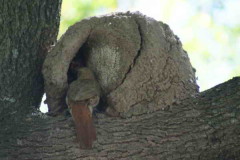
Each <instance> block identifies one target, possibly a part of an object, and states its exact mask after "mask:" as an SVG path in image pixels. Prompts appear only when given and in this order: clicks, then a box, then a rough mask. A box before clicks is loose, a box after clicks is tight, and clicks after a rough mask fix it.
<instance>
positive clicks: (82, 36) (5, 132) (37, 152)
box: [0, 1, 240, 160]
mask: <svg viewBox="0 0 240 160" xmlns="http://www.w3.org/2000/svg"><path fill="white" fill-rule="evenodd" d="M41 3H43V1H41ZM46 3H47V4H48V3H50V2H45V3H43V4H46ZM58 7H59V6H58ZM39 8H41V7H39ZM35 10H36V9H35ZM39 12H40V11H39ZM34 13H35V12H34ZM44 13H48V12H44ZM56 15H57V13H56ZM56 15H55V16H56ZM127 17H128V16H124V15H123V18H126V19H125V20H126V21H127V22H132V20H134V23H131V24H133V25H134V26H135V27H136V28H134V29H133V30H132V31H133V32H132V33H137V34H138V36H136V37H135V36H132V34H131V33H129V35H125V36H124V38H126V39H127V40H129V39H130V38H131V37H133V38H134V39H135V38H136V39H137V40H139V41H137V42H138V43H136V44H137V45H136V46H137V47H138V48H137V49H136V48H135V49H134V46H132V48H130V49H133V50H134V51H135V52H129V50H128V47H126V48H124V49H123V48H120V49H119V51H120V53H122V54H123V55H125V54H126V53H129V55H131V54H133V55H131V58H132V59H131V60H130V62H128V65H127V66H124V65H122V67H123V68H124V70H121V69H122V68H121V67H120V69H119V70H120V71H121V72H122V74H120V76H121V79H120V81H119V79H115V78H114V77H113V79H108V80H110V81H107V83H110V82H114V85H112V86H108V85H106V84H105V83H104V82H106V81H105V80H104V79H101V78H104V76H102V75H101V73H102V72H101V70H100V71H99V72H97V71H95V72H96V73H97V74H98V76H99V77H101V78H99V77H98V78H99V83H100V85H101V87H105V89H106V91H107V92H108V93H107V94H108V95H110V96H109V97H108V96H106V97H105V98H107V101H110V102H112V100H113V101H114V103H115V102H116V103H117V102H118V101H117V100H120V101H119V102H121V103H122V101H121V99H120V98H121V97H119V96H116V97H117V98H116V99H114V98H115V96H113V97H112V96H111V95H118V93H119V95H124V93H127V92H126V91H128V90H127V88H128V87H124V88H121V86H128V85H130V86H131V87H130V88H131V89H132V88H134V87H135V86H134V83H133V82H135V81H133V80H136V82H137V83H140V81H141V80H143V79H142V77H140V76H143V74H142V75H141V73H144V71H146V70H144V69H145V68H148V67H149V66H152V67H153V70H154V71H156V72H157V74H160V73H161V74H160V75H162V76H163V78H164V79H166V80H164V79H163V80H159V81H153V80H155V78H157V77H153V76H152V73H155V72H152V71H151V72H150V71H149V70H148V71H149V73H148V74H147V79H149V78H148V76H149V77H150V79H149V80H147V81H146V87H145V88H146V89H147V90H144V89H145V88H144V89H143V91H144V92H145V91H146V93H147V94H148V96H150V98H149V99H147V100H146V101H144V103H141V102H143V101H140V102H139V104H140V105H139V106H136V105H134V104H131V105H130V106H122V107H121V105H119V104H118V105H117V107H116V106H114V103H111V105H112V107H113V108H114V107H116V108H114V109H115V110H117V111H119V112H120V113H121V116H122V117H110V116H107V115H106V114H105V113H99V114H97V117H96V118H94V120H95V126H96V130H97V141H95V142H94V146H93V149H92V150H80V149H79V144H77V143H75V142H74V141H75V138H76V135H75V129H74V126H73V122H72V119H71V118H69V117H66V116H62V115H60V116H57V117H49V116H47V115H45V114H42V113H40V112H39V111H37V110H33V109H30V107H29V106H27V105H29V104H30V103H29V104H28V103H27V104H24V105H23V104H22V105H20V104H21V103H20V102H19V101H18V102H19V103H20V104H19V105H18V106H19V108H18V109H16V107H15V108H13V111H15V110H14V109H16V112H11V110H10V109H9V110H7V109H8V108H7V107H5V106H6V105H4V107H5V108H6V109H5V110H6V111H5V110H4V112H3V111H2V112H0V115H1V117H3V115H4V116H5V117H6V116H8V117H7V118H8V119H6V118H4V119H3V121H2V122H1V130H0V140H1V142H0V159H3V160H5V159H8V160H9V159H10V160H11V159H13V160H15V159H20V160H22V159H31V160H35V159H44V160H53V159H54V160H58V159H66V160H71V159H154V160H155V159H176V160H178V159H184V160H186V159H189V160H194V159H203V160H206V159H209V160H214V159H216V160H218V159H223V160H227V159H240V158H239V157H240V152H239V149H240V145H239V144H240V140H239V134H240V128H239V120H240V116H239V114H240V108H239V106H240V101H239V98H240V78H234V79H232V80H230V81H229V82H226V83H223V84H221V85H219V86H216V87H214V88H212V89H210V90H208V91H205V92H202V93H196V89H197V86H196V85H195V81H194V80H195V78H194V73H193V72H194V70H193V69H192V67H191V65H190V63H189V61H188V58H187V56H186V53H185V52H184V51H183V50H182V48H181V44H180V41H179V40H178V39H177V37H175V36H174V35H173V34H172V32H171V30H170V29H169V28H168V27H167V26H166V25H165V24H163V23H160V22H159V23H155V21H152V19H144V18H143V19H141V18H140V19H138V20H139V21H135V19H131V18H130V21H128V20H129V19H128V18H127ZM130 17H131V16H130ZM136 17H137V16H136ZM136 17H135V18H136ZM118 18H119V17H117V18H115V19H114V21H115V22H112V23H111V24H114V25H113V30H112V31H114V29H115V28H114V27H116V26H118V25H115V24H117V23H119V21H118ZM96 19H97V18H96ZM110 19H111V18H110ZM86 21H87V20H85V21H84V23H85V22H86ZM100 21H101V20H100ZM126 21H125V22H126ZM96 22H99V20H96ZM102 22H103V23H104V22H108V18H106V19H103V21H102ZM135 22H137V23H135ZM145 22H146V23H145ZM84 23H79V24H81V25H75V26H73V27H72V28H71V29H70V31H69V32H68V33H67V34H66V35H65V37H63V38H62V40H60V42H59V43H58V45H56V47H55V49H53V51H52V52H51V54H49V56H48V58H47V61H48V62H47V64H45V68H44V73H45V78H46V77H47V83H48V84H47V85H48V86H47V87H49V86H50V88H47V89H49V90H48V92H49V94H50V95H51V96H52V95H53V96H56V97H51V96H50V98H51V99H52V100H58V98H60V99H61V98H64V92H65V90H66V88H67V85H68V84H67V78H68V77H67V76H66V74H67V71H68V67H69V64H70V62H71V60H72V59H73V58H74V56H75V55H76V53H77V52H78V50H79V48H80V47H81V45H79V44H83V43H85V42H87V41H88V40H89V44H90V45H89V46H91V44H93V46H94V45H99V46H100V48H98V47H99V46H95V47H96V48H98V49H99V53H100V55H103V54H104V53H105V51H109V50H108V48H107V49H106V48H105V49H106V50H104V52H101V51H102V50H101V49H102V48H101V47H102V46H103V47H105V46H106V44H108V43H109V44H114V43H111V42H112V41H109V42H108V41H104V38H105V39H107V36H104V37H103V38H102V37H101V36H98V34H101V33H100V31H101V30H102V29H101V27H97V25H96V24H99V23H95V24H94V23H87V25H84ZM54 24H55V25H56V23H54ZM107 24H110V23H107ZM111 24H110V26H111ZM55 25H54V26H55ZM94 25H95V26H96V27H97V32H96V30H95V32H94V30H92V29H93V28H91V27H93V26H94ZM14 26H15V25H14ZM103 26H104V24H103ZM139 26H140V27H139ZM88 27H90V29H89V28H88ZM122 27H128V26H127V25H122ZM148 27H149V28H148ZM154 28H156V29H157V32H155V29H154ZM125 29H126V28H125ZM80 31H81V32H80ZM83 31H85V32H83ZM98 31H99V32H98ZM112 31H111V32H112ZM116 31H118V32H119V33H122V31H120V30H116ZM158 32H160V33H161V34H158ZM89 33H90V34H89ZM105 33H106V32H105ZM47 35H49V34H47ZM88 35H90V36H88ZM106 35H109V36H112V38H113V39H114V37H115V38H116V37H117V38H118V39H117V40H118V41H116V43H115V44H119V43H117V42H122V43H123V44H124V45H127V44H129V43H128V41H127V42H126V41H124V40H123V39H122V38H121V37H119V36H118V35H117V34H115V32H112V33H110V32H107V33H106ZM149 36H150V37H155V38H156V39H151V38H150V37H149ZM98 38H100V40H101V41H100V42H103V43H105V44H101V43H100V44H98V43H93V42H98V40H99V39H98ZM101 38H102V39H101ZM113 39H111V38H110V40H113ZM67 40H69V41H67ZM95 40H96V41H95ZM155 40H156V41H157V43H156V42H155ZM19 42H20V41H19ZM106 42H108V43H106ZM124 42H126V43H124ZM29 43H30V42H29ZM33 43H34V44H35V42H33ZM122 43H120V44H122ZM20 44H21V45H24V44H25V42H24V41H21V43H20ZM156 44H160V45H162V46H160V48H157V49H155V50H153V49H152V48H151V47H154V46H155V47H157V45H156ZM35 45H37V44H35ZM89 46H88V43H85V47H86V48H84V53H88V54H90V55H91V54H95V53H98V52H92V50H91V48H88V47H89ZM110 46H111V45H110ZM29 48H31V47H29ZM61 49H62V50H61ZM40 51H43V50H41V49H40ZM97 51H98V50H97ZM37 53H39V52H37ZM37 53H36V55H35V56H31V57H32V59H33V60H34V58H35V57H36V56H37V55H38V54H37ZM41 53H42V52H41ZM54 53H56V54H54ZM66 53H69V54H66ZM107 53H108V52H107ZM109 53H111V54H113V55H112V56H114V54H115V53H117V52H112V49H111V50H110V52H109ZM11 54H13V52H11ZM29 54H30V53H29ZM29 54H27V55H29ZM122 54H120V57H121V56H122ZM154 54H156V55H155V56H154ZM13 55H15V54H13ZM13 55H12V56H13ZM17 55H18V54H17ZM21 55H22V54H21ZM126 55H128V54H126ZM149 55H150V56H152V57H154V58H155V59H154V58H153V63H154V64H158V63H157V62H156V60H159V59H161V58H166V55H170V56H169V57H168V58H167V60H166V61H163V62H162V63H159V64H158V65H159V66H158V67H160V71H161V72H158V70H157V69H159V68H154V67H155V65H152V63H150V64H148V63H146V64H145V63H140V62H144V58H147V59H148V60H150V59H149V57H148V56H149ZM157 55H158V56H157ZM19 56H20V54H19ZM64 56H65V57H64ZM171 56H172V57H171ZM29 57H30V55H29ZM51 57H52V58H53V59H54V57H55V58H56V57H58V58H60V59H59V61H51ZM62 57H64V58H63V59H65V60H66V61H61V60H62V59H61V58H62ZM93 57H94V55H93ZM100 57H101V56H100ZM103 57H104V56H103ZM143 57H144V58H143ZM58 58H57V59H58ZM107 58H110V59H107V60H108V61H107V62H110V63H111V56H107ZM118 58H119V57H115V58H114V60H115V61H114V63H113V64H114V65H115V64H118V61H119V60H125V58H126V59H127V58H129V57H125V58H123V59H122V57H121V58H120V59H118ZM93 59H97V58H96V57H95V58H93ZM11 60H13V58H12V59H11ZM25 60H26V61H27V60H28V59H27V58H25ZM29 60H30V58H29ZM128 60H129V59H128ZM11 62H12V61H11ZM18 62H21V61H20V60H18ZM53 62H56V64H55V63H53ZM90 62H91V57H90V58H89V61H88V63H89V64H87V65H88V66H89V67H90V68H91V67H92V69H93V70H94V65H93V66H92V63H90ZM147 62H148V61H147ZM102 63H103V62H102ZM24 64H25V63H24ZM26 64H27V62H26ZM98 65H99V64H98ZM107 65H108V64H107ZM144 65H145V66H148V65H149V66H148V67H145V66H144ZM175 65H176V66H177V67H176V66H175ZM58 66H59V67H60V68H58ZM180 66H182V68H181V67H180ZM47 67H49V68H48V69H49V72H48V71H47ZM55 67H56V70H55V69H54V68H55ZM125 67H126V68H125ZM161 67H162V68H161ZM178 67H180V68H178ZM103 68H104V67H103ZM136 68H138V69H136ZM97 69H99V68H97ZM113 69H114V67H113ZM148 69H149V68H148ZM150 69H151V67H150ZM185 70H186V71H185ZM46 71H47V72H46ZM104 71H106V68H104ZM138 71H142V72H138ZM184 71H185V72H184ZM24 73H25V72H23V73H22V76H23V77H24V75H25V74H24ZM110 73H114V72H113V71H111V72H110ZM150 73H151V74H150ZM185 73H188V74H185ZM135 74H137V75H138V76H139V77H140V78H139V77H138V76H137V78H139V79H136V77H135V79H134V78H133V77H134V76H133V75H135ZM8 76H9V75H8ZM110 76H112V75H110ZM114 76H118V75H114ZM176 77H177V78H176ZM20 78H21V76H20ZM48 78H49V79H50V80H49V79H48ZM132 78H133V79H132ZM144 78H146V77H144ZM19 80H20V82H19V84H21V83H23V86H24V84H25V82H21V79H19ZM51 80H53V81H52V82H53V83H52V82H51ZM112 80H113V81H112ZM169 81H170V82H169ZM148 83H149V84H148ZM37 84H38V83H37ZM152 84H159V86H160V89H159V91H158V92H157V93H155V94H153V95H152V94H151V91H152V90H151V88H150V87H151V86H153V87H155V85H152ZM51 85H52V86H51ZM30 86H31V85H30ZM59 86H60V87H59ZM116 86H117V88H115V87H116ZM143 86H144V84H143ZM171 86H174V87H171ZM54 87H55V89H56V90H54ZM108 87H110V89H109V88H108ZM111 87H112V88H111ZM119 88H120V89H119ZM134 89H136V88H134ZM148 90H149V92H148ZM153 90H154V89H153ZM28 91H29V90H28ZM122 91H124V92H122ZM154 91H155V90H154ZM164 91H165V92H164ZM24 93H25V92H24ZM112 93H113V94H112ZM159 93H161V94H159ZM28 94H30V93H28ZM32 94H33V93H32ZM103 94H106V93H103ZM138 94H139V93H137V95H138ZM141 94H142V92H141ZM165 94H166V95H165ZM178 94H181V95H178ZM182 95H184V96H183V97H181V96H182ZM25 96H26V95H25ZM161 96H162V97H161ZM29 97H30V95H27V97H23V99H24V98H25V99H26V100H25V101H27V99H28V98H29ZM186 97H188V98H186ZM151 98H152V99H151ZM158 99H161V100H162V101H161V102H163V103H158V101H157V100H158ZM176 99H177V100H176ZM4 100H5V101H12V99H9V97H6V98H5V99H4ZM13 100H15V99H13ZM133 100H134V101H137V102H138V99H133ZM144 100H145V99H144ZM151 100H154V102H155V100H156V103H150V104H151V105H149V104H148V103H147V102H151ZM168 100H170V102H169V103H168ZM25 101H24V102H25ZM60 101H61V100H60ZM128 101H130V99H128ZM9 103H10V102H9ZM16 103H17V102H16ZM51 104H54V101H51ZM56 104H57V103H56ZM137 104H138V103H137ZM144 104H146V105H147V106H144ZM30 105H32V103H31V104H30ZM8 106H13V107H14V105H10V104H8ZM142 107H146V108H147V109H146V108H145V110H141V108H142ZM26 108H27V109H29V110H27V109H26ZM148 109H149V111H151V112H147V111H146V110H148ZM18 110H22V111H23V112H21V115H22V117H23V118H21V117H20V116H18V114H17V113H18ZM128 111H131V112H130V114H128V115H127V113H128ZM123 117H124V118H123ZM14 118H15V119H16V120H17V121H14ZM12 119H13V120H12Z"/></svg>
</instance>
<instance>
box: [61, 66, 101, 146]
mask: <svg viewBox="0 0 240 160" xmlns="http://www.w3.org/2000/svg"><path fill="white" fill-rule="evenodd" d="M99 100H100V88H99V85H98V82H97V80H96V79H95V76H94V74H93V72H92V71H91V70H90V69H89V68H87V67H81V68H79V69H78V70H77V79H76V80H75V81H73V82H72V83H70V84H69V87H68V91H67V95H66V103H67V105H68V108H69V110H70V113H71V115H72V117H73V121H74V123H75V128H76V132H77V141H78V142H79V144H80V148H81V149H92V147H93V142H94V141H95V140H96V139H97V135H96V129H95V126H94V123H93V118H92V111H93V107H95V106H97V105H98V103H99Z"/></svg>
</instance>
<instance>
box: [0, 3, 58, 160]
mask: <svg viewBox="0 0 240 160" xmlns="http://www.w3.org/2000/svg"><path fill="white" fill-rule="evenodd" d="M60 7H61V0H51V1H49V0H41V1H28V0H10V1H9V0H0V79H1V81H0V126H1V129H0V142H1V143H0V159H2V157H3V156H4V155H5V156H6V155H8V156H9V155H11V154H9V153H8V152H3V150H2V148H5V147H6V146H8V145H10V144H14V143H12V142H16V136H19V135H17V134H18V133H19V132H20V130H19V129H21V130H24V128H25V124H23V125H21V124H22V123H21V122H22V118H24V119H26V118H27V116H26V115H30V114H31V113H32V112H33V111H34V110H36V108H38V107H39V104H40V102H41V98H42V95H43V78H42V74H41V68H42V64H43V60H44V59H45V56H46V54H47V52H48V50H49V49H50V47H51V45H53V44H54V43H55V42H56V37H57V33H58V27H59V21H60V16H59V15H60V14H59V11H60ZM21 127H22V128H21ZM3 141H5V142H6V141H8V143H2V142H3ZM10 141H11V142H10ZM12 147H13V146H12ZM13 148H14V147H13Z"/></svg>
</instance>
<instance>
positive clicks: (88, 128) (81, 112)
mask: <svg viewBox="0 0 240 160" xmlns="http://www.w3.org/2000/svg"><path fill="white" fill-rule="evenodd" d="M71 108H72V116H73V119H74V122H75V126H76V131H77V140H78V142H79V143H80V148H82V149H91V148H92V144H93V141H95V140H96V129H95V127H94V124H93V119H92V113H91V111H90V110H89V108H88V106H85V105H79V104H76V105H73V106H71Z"/></svg>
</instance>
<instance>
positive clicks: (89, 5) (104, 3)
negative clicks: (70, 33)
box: [58, 0, 117, 37]
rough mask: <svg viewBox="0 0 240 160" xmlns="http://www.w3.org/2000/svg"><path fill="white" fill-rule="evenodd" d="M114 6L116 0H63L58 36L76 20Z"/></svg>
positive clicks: (103, 11) (106, 10) (108, 9)
mask: <svg viewBox="0 0 240 160" xmlns="http://www.w3.org/2000/svg"><path fill="white" fill-rule="evenodd" d="M116 7H117V0H63V2H62V10H61V23H60V30H59V35H58V37H60V36H61V35H62V34H63V33H64V32H65V31H66V30H67V28H68V27H69V26H71V25H73V24H74V23H76V22H77V21H80V20H81V19H83V18H85V17H89V16H94V15H96V14H98V13H105V12H111V11H113V10H114V9H115V8H116Z"/></svg>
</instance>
